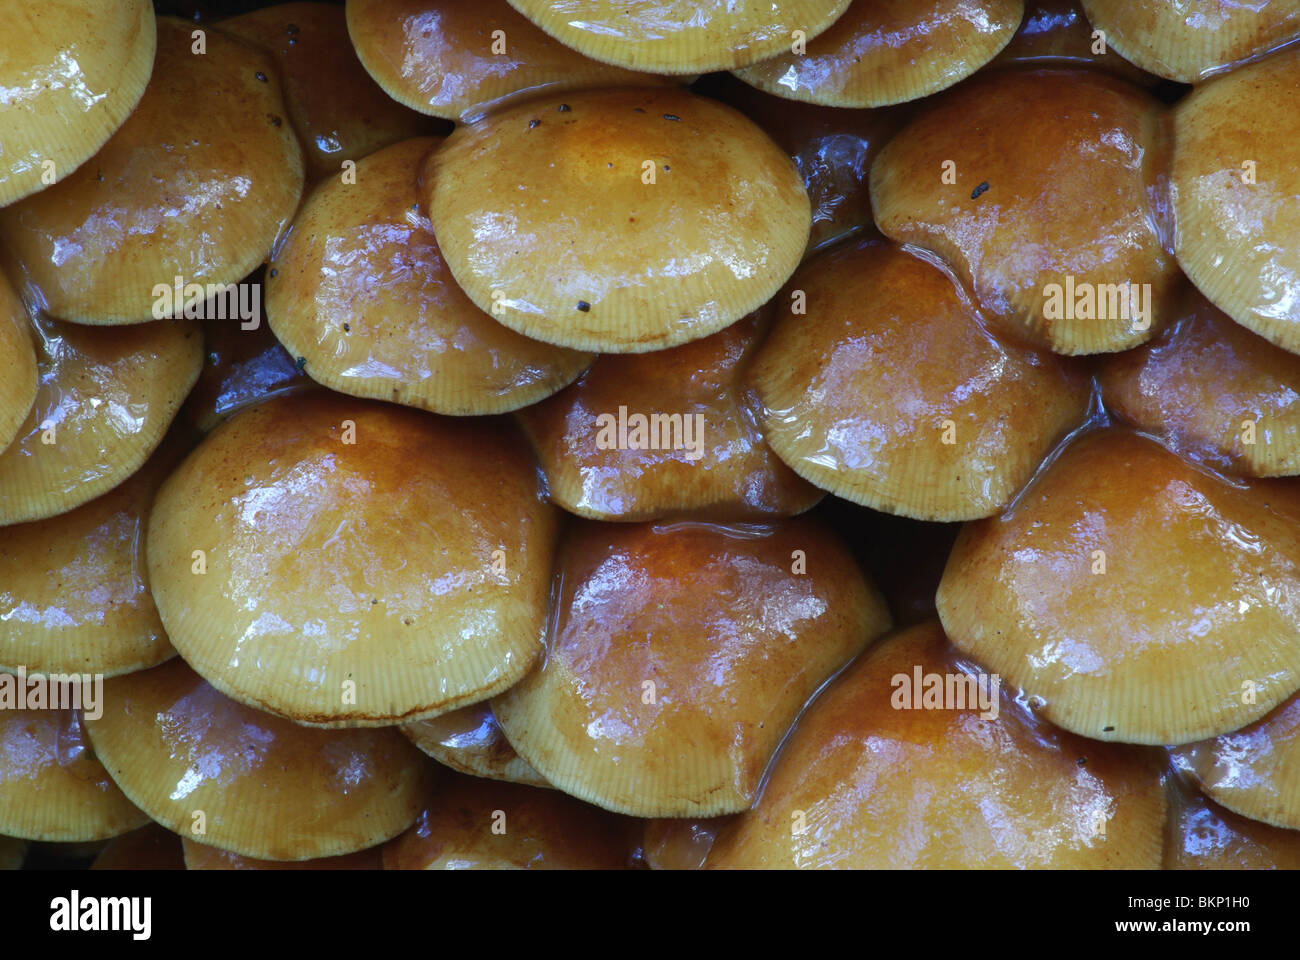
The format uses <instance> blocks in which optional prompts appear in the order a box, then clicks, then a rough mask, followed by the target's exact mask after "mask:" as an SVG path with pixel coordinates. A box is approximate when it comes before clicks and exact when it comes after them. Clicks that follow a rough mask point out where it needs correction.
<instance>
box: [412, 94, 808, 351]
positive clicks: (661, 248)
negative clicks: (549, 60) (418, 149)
mask: <svg viewBox="0 0 1300 960" xmlns="http://www.w3.org/2000/svg"><path fill="white" fill-rule="evenodd" d="M424 191H425V193H424V195H423V199H424V201H425V203H424V206H425V209H427V210H428V211H429V215H430V219H431V220H432V221H433V228H434V232H435V233H436V234H437V236H438V244H439V246H440V248H441V249H442V253H443V256H444V257H445V258H446V261H447V265H448V266H449V267H450V268H451V272H452V274H453V276H455V278H456V280H457V282H458V283H459V284H460V285H461V287H462V288H463V289H464V290H465V293H466V294H468V295H469V298H470V299H471V300H473V301H474V302H475V303H476V304H478V306H479V307H480V308H481V309H483V310H485V311H487V312H489V313H491V314H492V316H493V317H495V318H496V319H497V320H499V321H500V322H501V323H503V324H505V325H506V326H508V327H510V328H511V329H513V330H517V331H519V332H520V333H522V334H524V335H525V336H529V337H533V338H534V339H537V340H544V341H546V342H548V343H555V344H559V345H561V346H566V347H572V348H574V349H578V350H599V351H602V352H605V353H642V352H645V351H648V350H661V349H664V348H667V347H672V346H676V345H677V344H679V343H684V342H686V341H688V340H697V339H699V338H700V337H705V336H708V335H709V334H710V333H714V332H716V331H718V330H720V329H722V328H723V327H725V326H728V325H730V324H731V323H734V322H735V321H736V320H739V319H740V318H741V317H743V316H744V315H745V314H747V313H749V312H750V311H752V310H754V309H756V308H757V307H759V306H761V305H762V304H763V303H765V302H766V301H767V300H768V299H769V298H770V297H771V296H772V295H773V294H774V293H775V292H776V291H777V290H778V289H780V286H781V284H782V283H784V282H785V280H786V278H787V277H789V275H790V274H791V273H792V272H793V271H794V268H795V266H796V265H797V264H798V263H799V259H800V257H801V256H802V255H803V250H804V247H805V246H806V244H807V242H808V231H809V225H810V223H811V213H810V209H809V204H808V195H807V193H806V192H805V191H804V187H803V183H802V180H801V178H800V176H799V172H798V171H797V170H796V169H795V167H794V164H793V163H792V162H791V161H790V158H789V157H788V156H786V155H785V154H784V153H783V152H782V151H781V148H780V147H778V146H777V145H776V144H774V143H773V142H772V141H771V140H769V139H768V138H767V136H766V135H765V134H764V133H763V132H762V131H761V130H759V129H758V127H756V126H755V125H754V124H753V123H751V122H750V121H749V120H747V119H746V118H745V117H744V116H742V115H741V114H739V113H737V112H736V111H734V110H732V109H731V108H729V107H726V106H724V105H722V104H720V103H717V102H716V101H713V100H708V99H706V98H704V97H698V96H694V95H692V94H689V93H685V92H683V91H680V90H670V89H638V88H630V87H629V88H617V89H613V90H599V91H576V92H573V93H569V94H565V95H563V96H562V97H561V96H546V97H539V98H538V99H536V100H532V101H529V102H527V103H524V104H521V105H519V106H515V107H511V108H510V109H507V110H503V111H501V112H499V113H494V114H491V115H490V116H488V117H487V118H485V119H484V120H482V121H480V122H478V123H474V124H470V125H468V126H462V127H459V128H457V129H456V130H455V131H454V132H453V133H452V135H451V136H450V137H448V138H447V142H446V144H445V145H444V146H443V147H442V148H441V149H440V150H438V151H436V152H434V153H433V154H431V155H430V157H429V160H428V161H427V164H426V173H425V176H424ZM665 238H671V242H666V240H665Z"/></svg>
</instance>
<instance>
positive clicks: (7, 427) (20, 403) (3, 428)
mask: <svg viewBox="0 0 1300 960" xmlns="http://www.w3.org/2000/svg"><path fill="white" fill-rule="evenodd" d="M29 327H30V324H29V323H28V320H27V310H26V309H25V308H24V307H23V304H22V301H20V300H19V299H18V296H17V294H15V293H14V290H13V287H11V286H10V285H9V281H8V280H6V279H5V277H4V275H3V274H0V370H3V371H4V376H2V377H0V453H3V452H4V450H5V448H6V447H8V446H9V444H10V443H12V442H13V439H14V437H15V436H17V434H18V428H19V427H20V426H22V423H23V420H24V419H26V417H27V414H28V412H29V411H30V410H31V409H32V403H33V402H35V400H36V385H37V370H36V347H35V346H34V345H33V343H32V335H31V332H30V329H29Z"/></svg>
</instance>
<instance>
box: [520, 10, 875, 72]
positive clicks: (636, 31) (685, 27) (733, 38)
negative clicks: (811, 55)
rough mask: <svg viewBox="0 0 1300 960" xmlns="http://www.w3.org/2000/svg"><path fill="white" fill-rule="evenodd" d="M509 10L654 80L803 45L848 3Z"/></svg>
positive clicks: (751, 60)
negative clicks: (801, 42)
mask: <svg viewBox="0 0 1300 960" xmlns="http://www.w3.org/2000/svg"><path fill="white" fill-rule="evenodd" d="M510 5H511V6H512V7H514V8H515V9H516V10H518V11H519V12H520V13H522V14H523V15H524V16H526V17H527V18H528V19H529V20H532V21H533V22H534V23H535V24H537V25H538V26H539V27H541V28H542V29H543V30H545V31H546V32H547V33H549V34H550V35H551V36H553V37H556V38H557V39H559V40H560V41H561V42H563V43H564V44H566V45H568V46H570V47H573V48H574V49H575V50H578V51H580V52H581V53H584V54H586V55H587V56H588V57H591V58H592V59H593V60H601V61H603V62H605V63H613V64H617V65H618V66H622V67H628V68H629V69H633V70H650V71H653V72H655V73H707V72H708V71H710V70H731V69H733V68H735V67H744V66H748V65H749V64H751V63H755V62H757V61H759V60H764V59H766V58H768V57H773V56H776V55H777V54H779V53H781V52H782V51H784V50H787V49H790V46H791V44H792V43H793V42H794V41H795V39H796V38H797V35H796V33H795V31H800V32H802V34H803V38H804V39H805V40H811V39H812V38H813V37H816V36H817V35H818V34H820V33H822V32H823V31H824V30H826V29H827V28H828V27H829V26H830V25H831V24H832V23H834V22H835V21H836V20H837V19H838V18H839V17H840V15H841V14H843V13H844V11H845V10H846V9H848V6H849V0H758V2H754V3H743V4H738V3H734V2H731V0H563V2H560V3H556V2H554V0H510Z"/></svg>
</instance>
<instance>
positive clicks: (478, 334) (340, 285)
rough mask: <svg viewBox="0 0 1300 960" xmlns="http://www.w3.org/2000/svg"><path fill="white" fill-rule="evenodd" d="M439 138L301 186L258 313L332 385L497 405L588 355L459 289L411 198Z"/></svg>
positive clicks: (458, 410) (372, 393)
mask: <svg viewBox="0 0 1300 960" xmlns="http://www.w3.org/2000/svg"><path fill="white" fill-rule="evenodd" d="M440 143H441V141H440V140H437V139H434V138H422V139H417V140H407V141H405V142H403V143H400V144H396V145H394V146H392V147H389V148H387V149H385V150H383V151H381V152H380V153H378V154H375V155H374V156H372V157H368V158H366V159H364V160H362V161H361V162H360V163H359V164H358V165H357V168H356V175H357V184H349V183H344V182H343V181H340V180H335V181H331V182H329V183H327V184H324V185H323V186H322V187H321V188H320V189H319V190H318V191H317V192H316V193H315V194H313V195H312V197H311V199H309V200H308V201H307V203H306V204H305V205H304V206H303V208H302V210H301V212H300V213H299V214H298V216H297V217H296V218H295V219H294V223H293V227H292V229H291V231H290V233H289V235H288V237H287V238H286V240H285V242H284V243H283V244H282V245H281V246H280V248H279V249H278V250H277V252H276V256H275V258H274V259H273V260H272V261H271V269H270V270H269V271H267V288H266V306H267V315H268V318H269V322H270V324H271V327H272V329H273V330H274V331H275V334H276V336H277V337H278V338H279V339H280V341H281V342H282V343H283V344H284V345H285V347H286V349H288V351H289V353H290V355H292V356H294V357H304V358H305V359H306V363H305V365H304V367H303V369H304V370H305V371H306V372H307V374H308V375H310V376H311V377H312V378H313V379H315V380H316V381H318V382H320V383H323V384H325V385H326V386H328V387H331V388H332V389H335V390H338V391H341V392H343V393H348V394H351V395H354V396H362V397H372V398H374V399H379V400H391V401H393V402H394V403H402V404H407V405H409V406H415V407H421V408H424V409H426V410H432V411H434V412H436V413H444V414H448V415H458V416H463V415H467V414H485V413H503V412H506V411H509V410H514V409H517V408H518V407H521V406H524V405H526V404H529V403H532V402H534V401H537V400H540V399H541V398H542V397H546V396H549V395H550V394H552V393H554V392H555V391H556V390H559V389H560V388H561V387H563V386H565V385H566V384H568V383H570V382H572V380H573V379H574V378H575V377H576V376H577V375H578V374H579V373H580V372H582V370H583V369H584V368H586V367H587V366H588V365H589V364H590V363H591V360H592V357H591V355H590V354H587V353H579V352H577V351H573V350H565V349H564V348H562V347H555V346H551V345H550V344H545V343H540V342H538V341H536V340H530V339H528V338H527V337H524V336H522V335H520V334H518V333H515V332H514V331H513V330H510V329H507V328H506V327H503V326H502V325H501V324H499V323H497V321H496V320H494V319H493V318H492V317H491V316H490V315H489V314H487V313H484V312H483V311H482V310H480V309H479V308H478V307H476V306H475V305H474V304H473V302H471V301H470V299H469V298H468V297H466V296H465V294H464V293H463V292H461V289H460V287H459V286H458V285H457V284H456V281H455V279H454V278H453V277H452V276H451V271H450V270H448V269H447V264H446V262H445V261H444V260H443V258H442V254H441V252H440V251H439V249H438V241H437V240H436V239H435V237H434V235H433V230H432V227H431V225H430V224H429V221H428V219H427V218H426V217H425V216H424V214H423V213H422V212H421V211H420V209H419V204H418V202H417V196H418V190H417V183H416V181H417V178H418V176H419V171H420V165H421V161H422V160H423V159H424V157H425V155H426V154H428V153H429V152H430V151H431V150H434V149H436V148H437V147H438V146H439V144H440ZM358 184H364V187H363V188H362V189H361V190H359V189H358Z"/></svg>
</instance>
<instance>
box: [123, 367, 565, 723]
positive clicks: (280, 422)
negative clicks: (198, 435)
mask: <svg viewBox="0 0 1300 960" xmlns="http://www.w3.org/2000/svg"><path fill="white" fill-rule="evenodd" d="M558 518H559V511H557V510H556V509H555V508H553V507H551V506H549V505H548V504H546V503H545V502H543V500H542V499H541V489H540V483H539V478H538V475H537V470H536V466H535V464H534V462H533V459H532V457H531V455H530V454H529V451H528V449H527V444H526V442H525V441H524V439H523V437H522V436H520V435H519V434H518V433H517V431H515V430H514V429H513V428H512V426H511V425H510V424H509V423H506V422H502V421H484V422H480V421H473V422H469V421H464V420H453V419H449V418H441V417H434V416H432V415H429V414H425V413H420V412H417V411H414V410H409V409H406V408H403V407H395V406H391V405H388V404H379V403H374V402H373V401H365V400H354V399H352V398H349V397H343V396H340V395H337V394H327V393H324V392H320V393H312V394H305V395H298V396H293V397H284V398H277V399H274V400H268V401H267V402H265V403H263V404H261V405H259V406H256V407H252V408H250V409H248V410H245V411H243V412H242V413H240V414H239V415H238V416H236V417H234V418H232V419H231V420H229V421H228V422H226V423H225V424H223V425H222V426H221V427H219V428H218V429H217V430H215V431H214V432H213V433H211V434H209V435H208V437H207V439H206V440H204V442H203V443H202V444H201V445H200V446H199V447H198V449H197V450H195V451H194V453H192V454H191V455H190V456H189V458H188V459H187V460H186V461H185V462H184V463H183V464H182V465H181V466H180V468H179V469H178V470H177V471H176V472H175V473H173V474H172V475H171V477H169V478H168V480H167V482H166V483H165V484H163V487H162V489H161V490H160V491H159V493H158V496H157V498H156V500H155V501H154V509H153V513H152V515H151V517H150V523H149V542H148V558H149V575H150V580H151V582H152V584H153V591H154V599H155V601H156V602H157V604H158V610H159V613H160V614H161V615H162V620H163V624H164V625H165V626H166V627H167V633H168V635H169V636H170V637H171V640H172V643H173V644H174V645H175V647H176V649H177V650H179V651H180V653H181V655H182V656H184V657H185V659H186V660H188V661H189V662H190V664H191V665H193V666H194V668H195V669H196V670H198V671H199V672H200V673H201V674H203V676H204V677H205V678H206V679H208V680H209V681H210V682H211V683H213V684H214V685H215V686H216V687H217V688H218V689H220V690H221V691H222V692H224V693H227V694H228V695H229V696H232V697H234V698H235V699H236V700H239V701H241V702H244V703H247V704H249V705H251V706H255V707H257V708H258V709H262V710H268V711H270V712H272V713H277V714H280V715H282V716H286V717H289V718H290V719H292V720H295V721H297V722H299V723H306V724H312V725H323V726H342V725H361V726H385V725H389V724H394V723H398V722H403V721H409V720H416V719H420V718H422V717H425V716H433V715H435V714H438V713H445V712H447V711H449V710H453V709H455V708H456V707H460V706H463V705H465V704H467V703H474V702H477V701H479V700H483V699H486V698H487V697H490V696H492V695H493V694H495V693H498V692H500V691H501V690H504V689H505V688H506V687H508V686H510V685H511V684H513V683H515V682H516V681H517V680H518V679H519V678H520V677H522V676H523V675H524V673H526V672H527V671H528V669H529V668H530V667H531V666H532V665H533V664H534V663H535V662H536V660H537V659H538V658H539V657H540V656H541V654H542V639H543V632H544V627H545V622H546V614H547V600H548V596H549V593H550V582H551V554H552V549H553V541H554V537H555V530H556V526H557V522H558ZM196 552H201V554H198V555H196Z"/></svg>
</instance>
